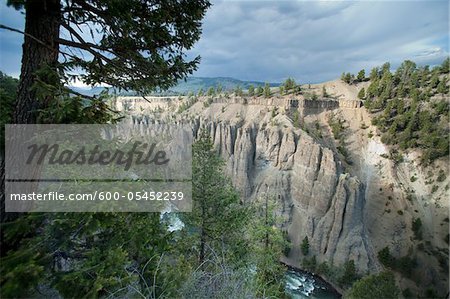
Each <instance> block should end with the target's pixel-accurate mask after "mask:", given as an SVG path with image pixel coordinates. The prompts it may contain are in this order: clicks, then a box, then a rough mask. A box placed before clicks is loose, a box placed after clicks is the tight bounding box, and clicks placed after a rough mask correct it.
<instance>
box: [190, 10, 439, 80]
mask: <svg viewBox="0 0 450 299" xmlns="http://www.w3.org/2000/svg"><path fill="white" fill-rule="evenodd" d="M194 52H195V53H196V54H200V55H201V56H202V64H201V66H200V69H199V71H198V72H197V73H196V74H195V75H197V76H218V75H226V76H231V77H236V78H240V79H254V80H265V81H281V80H283V79H284V78H286V77H287V76H293V77H295V78H296V79H298V80H301V81H303V82H316V81H322V80H330V79H333V78H336V77H338V76H339V75H340V73H341V72H343V71H353V72H355V71H356V70H359V69H361V68H371V67H373V66H376V65H380V64H382V63H384V62H386V61H390V62H391V63H392V65H393V67H395V66H396V65H398V64H399V63H400V62H401V61H403V60H404V59H412V60H415V61H417V62H418V63H420V64H436V63H440V62H441V61H442V60H443V59H444V58H445V56H446V55H447V54H448V2H447V1H427V2H425V1H414V2H410V1H404V2H401V1H396V2H386V1H383V2H381V1H359V2H350V1H345V2H335V1H333V2H325V1H299V2H295V1H280V2H269V1H246V2H234V1H227V2H215V3H214V6H213V8H212V9H211V10H210V11H209V12H208V14H207V16H206V19H205V23H204V34H203V36H202V39H201V41H200V42H199V43H198V44H197V46H196V49H195V51H194Z"/></svg>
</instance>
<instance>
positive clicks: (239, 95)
mask: <svg viewBox="0 0 450 299" xmlns="http://www.w3.org/2000/svg"><path fill="white" fill-rule="evenodd" d="M234 94H235V95H236V96H238V97H241V96H242V95H243V94H244V92H243V91H242V88H241V86H240V85H238V86H236V89H235V90H234Z"/></svg>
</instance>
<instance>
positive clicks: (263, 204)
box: [251, 194, 289, 298]
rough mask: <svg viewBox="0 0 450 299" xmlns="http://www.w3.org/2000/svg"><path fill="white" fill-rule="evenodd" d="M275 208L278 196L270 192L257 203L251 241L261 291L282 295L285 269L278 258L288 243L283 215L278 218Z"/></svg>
mask: <svg viewBox="0 0 450 299" xmlns="http://www.w3.org/2000/svg"><path fill="white" fill-rule="evenodd" d="M276 210H277V205H276V202H275V200H274V199H273V198H272V197H270V196H268V195H267V194H266V196H265V198H264V199H262V200H261V201H260V202H259V203H257V204H256V207H255V210H254V216H253V217H252V218H253V219H254V221H253V223H252V227H253V229H252V232H251V235H252V243H251V244H252V253H253V254H252V255H253V262H254V264H256V282H257V285H258V289H259V295H260V296H262V295H264V297H271V298H283V296H284V273H285V271H286V269H285V267H284V266H283V265H281V264H280V262H279V260H280V258H281V257H282V256H283V251H284V249H285V248H286V247H287V246H289V243H288V241H287V240H286V238H285V237H284V235H283V233H282V232H281V230H280V229H279V225H280V223H281V219H278V217H277V215H276Z"/></svg>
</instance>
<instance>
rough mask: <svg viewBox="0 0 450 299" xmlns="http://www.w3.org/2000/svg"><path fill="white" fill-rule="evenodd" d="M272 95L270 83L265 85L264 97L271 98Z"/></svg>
mask: <svg viewBox="0 0 450 299" xmlns="http://www.w3.org/2000/svg"><path fill="white" fill-rule="evenodd" d="M271 94H272V93H271V91H270V86H269V83H266V84H264V97H265V98H270V96H271Z"/></svg>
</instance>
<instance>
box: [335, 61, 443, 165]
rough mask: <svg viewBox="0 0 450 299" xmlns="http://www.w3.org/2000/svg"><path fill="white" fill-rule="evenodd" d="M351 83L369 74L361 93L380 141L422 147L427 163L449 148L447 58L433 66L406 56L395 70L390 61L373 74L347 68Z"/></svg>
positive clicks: (397, 147) (345, 77)
mask: <svg viewBox="0 0 450 299" xmlns="http://www.w3.org/2000/svg"><path fill="white" fill-rule="evenodd" d="M341 79H342V80H344V81H345V82H347V83H349V84H353V83H357V82H361V81H365V80H367V79H368V80H370V85H369V86H368V87H367V90H366V89H364V88H362V89H361V90H360V92H359V95H358V96H359V97H360V98H361V99H362V100H364V106H365V107H366V109H367V110H368V111H369V112H370V113H372V115H373V120H372V123H373V124H374V125H376V126H377V127H378V129H379V130H380V131H381V133H382V138H381V141H382V142H383V143H385V144H389V145H392V146H393V149H394V152H395V150H401V151H404V150H408V149H419V150H420V151H421V152H422V156H421V162H422V163H423V164H429V163H431V162H433V161H434V160H436V159H438V158H441V157H445V156H448V154H449V132H450V130H449V105H450V103H449V97H448V92H449V59H448V58H447V59H446V60H445V61H444V62H443V63H442V64H441V65H439V66H435V67H433V68H430V67H429V66H422V67H418V66H417V65H416V64H415V63H414V62H412V61H409V60H406V61H404V62H403V63H402V64H401V65H400V66H399V67H398V68H397V69H396V70H395V71H394V72H391V70H390V64H389V63H385V64H384V65H383V66H381V67H376V68H373V69H372V71H371V72H370V76H369V78H365V76H364V72H362V75H361V72H360V74H358V76H357V78H356V79H355V77H354V76H353V75H351V74H348V73H347V74H343V76H342V78H341Z"/></svg>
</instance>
